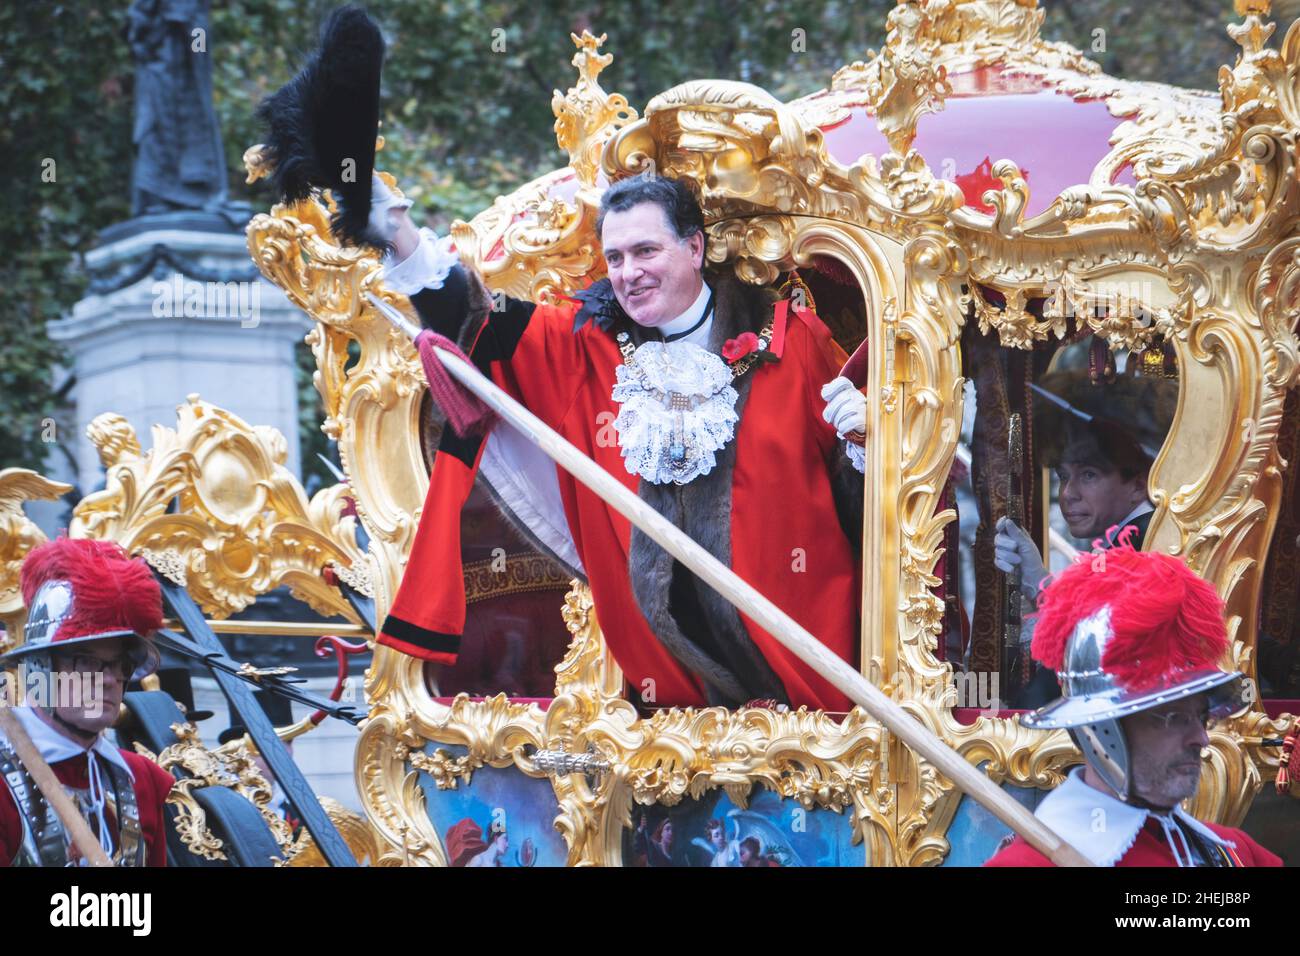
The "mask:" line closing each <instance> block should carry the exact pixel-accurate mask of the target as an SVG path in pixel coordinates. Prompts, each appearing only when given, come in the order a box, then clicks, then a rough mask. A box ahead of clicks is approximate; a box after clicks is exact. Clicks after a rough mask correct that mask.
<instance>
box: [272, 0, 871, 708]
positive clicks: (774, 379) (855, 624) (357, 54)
mask: <svg viewBox="0 0 1300 956" xmlns="http://www.w3.org/2000/svg"><path fill="white" fill-rule="evenodd" d="M382 57H383V41H382V38H381V37H380V35H379V32H378V30H377V28H376V27H375V25H374V23H373V22H372V21H371V20H369V18H368V17H366V15H365V14H364V13H362V12H361V11H359V10H357V9H355V8H343V9H342V10H340V11H338V12H337V13H336V14H335V15H334V16H333V17H332V18H331V19H330V21H329V22H328V23H327V24H326V26H325V29H324V32H323V35H322V46H321V50H320V52H319V54H318V55H317V57H316V58H315V59H314V60H313V61H312V62H311V63H309V64H308V65H307V67H306V68H305V69H304V70H303V71H302V72H301V73H300V74H299V76H298V77H297V78H296V79H295V80H294V81H292V82H291V83H290V84H288V85H287V86H286V87H284V88H283V89H282V90H280V91H279V92H278V93H277V94H275V95H274V96H273V97H272V98H271V99H270V100H269V101H268V102H267V103H266V104H265V105H264V107H263V111H262V115H263V118H264V119H265V120H266V121H267V122H268V124H269V127H270V138H269V145H270V147H271V150H272V152H273V154H274V158H275V161H276V164H277V167H276V185H277V187H278V188H279V190H280V191H281V193H282V195H284V196H285V197H286V198H288V199H291V200H297V199H303V198H306V197H307V196H308V195H310V192H311V190H312V189H313V188H318V187H322V186H327V187H329V188H330V189H331V191H332V193H333V195H334V197H335V198H336V200H337V201H338V203H339V206H340V210H339V213H338V214H337V215H336V217H335V221H334V232H335V235H336V236H338V237H340V238H341V239H342V240H343V241H345V242H348V243H349V244H355V245H368V246H370V247H372V248H375V249H382V250H383V251H384V252H385V258H384V264H385V271H384V282H385V285H386V286H387V288H388V289H389V290H391V291H394V292H398V293H401V294H404V295H408V296H409V297H410V300H411V303H412V304H413V305H414V307H415V309H416V311H417V312H418V314H419V316H420V321H421V324H422V325H423V326H424V328H425V329H427V330H430V331H431V332H433V333H436V334H437V335H438V336H442V337H445V340H448V342H449V343H455V344H456V345H458V346H460V347H462V348H464V350H465V351H466V352H467V353H468V354H469V357H470V359H471V360H472V361H473V362H474V363H475V364H476V365H477V366H478V367H479V369H480V370H482V371H483V372H484V373H485V374H488V375H489V376H490V377H491V378H492V379H493V380H494V381H495V382H496V384H497V385H498V386H500V387H501V388H503V389H505V390H506V391H507V392H508V393H510V394H511V395H512V396H513V397H514V398H516V399H517V400H519V401H520V402H521V403H522V404H524V405H525V406H526V407H527V408H528V409H529V410H530V411H532V412H533V413H534V414H536V415H537V416H538V417H540V418H541V419H542V420H543V421H544V422H545V423H546V424H547V425H549V426H550V427H551V428H553V429H555V430H556V431H558V432H559V433H560V434H561V435H562V436H563V437H564V438H566V439H567V440H568V441H570V442H571V443H573V444H574V445H575V446H576V447H577V448H578V449H579V450H581V451H582V452H583V453H584V454H586V455H587V456H588V457H589V458H591V459H593V460H594V461H595V462H597V463H598V464H599V465H600V466H602V467H603V468H605V469H606V470H607V471H608V472H609V473H611V474H613V475H615V476H616V477H618V478H619V479H620V480H622V481H623V483H624V484H625V485H626V486H627V487H628V488H629V489H631V490H633V491H635V492H636V493H637V494H638V495H639V496H640V498H641V499H642V500H643V501H645V502H647V503H648V504H649V505H651V506H652V507H653V508H655V509H656V510H657V511H658V512H659V513H660V514H662V515H664V516H665V517H666V518H668V519H669V520H670V521H672V522H673V523H674V524H675V525H677V526H678V527H679V528H681V529H682V530H684V531H685V532H686V533H687V534H688V535H690V536H691V537H692V538H693V539H695V541H696V542H698V543H699V544H700V545H702V546H703V547H704V548H705V549H707V550H708V551H709V552H710V553H712V554H713V555H714V556H715V557H716V558H718V559H719V560H720V561H722V562H723V563H724V564H726V565H727V566H729V567H731V568H732V569H733V570H734V571H735V572H736V573H737V574H739V575H740V577H742V578H743V579H745V580H746V581H748V582H749V583H751V584H752V585H754V586H755V587H756V588H758V590H760V591H761V592H762V593H764V594H765V595H766V596H768V597H769V598H770V599H771V600H772V601H773V602H774V603H776V604H777V605H778V606H779V607H781V608H782V609H783V610H784V611H786V612H787V613H789V614H790V615H791V616H792V617H794V618H795V619H796V620H797V621H798V622H799V623H800V624H801V625H803V626H804V627H805V628H806V629H807V630H808V631H810V632H811V633H812V634H814V635H816V636H817V637H818V638H819V639H820V640H821V641H822V642H823V643H824V644H825V645H826V646H827V647H829V648H830V649H831V650H832V651H834V652H835V653H836V654H838V655H839V656H841V657H842V658H844V659H846V660H848V661H849V662H850V663H854V662H855V658H856V653H857V651H856V649H857V646H858V640H859V630H860V600H861V598H860V595H861V584H860V554H859V552H860V539H861V529H862V504H863V479H862V471H863V470H864V469H865V452H864V443H865V438H864V435H863V431H864V429H865V426H866V399H865V397H864V396H863V394H862V393H861V392H860V391H859V390H858V389H857V388H856V387H855V386H854V385H853V384H852V382H850V381H849V380H848V379H847V378H844V377H842V376H841V374H840V371H841V368H842V366H843V364H844V361H845V358H846V356H845V354H844V352H843V351H842V350H841V349H840V348H839V347H838V346H837V345H836V343H835V341H834V340H833V338H832V337H831V335H830V332H829V331H828V329H827V328H826V327H825V325H823V324H822V322H821V321H820V320H819V319H818V318H817V317H816V316H815V315H814V314H813V313H812V312H810V311H808V310H806V309H803V308H800V307H796V306H795V305H794V304H793V303H792V302H790V301H789V300H784V299H780V298H779V297H776V296H774V295H773V294H772V293H770V292H768V291H767V290H763V289H758V288H755V287H752V286H747V285H745V284H743V283H741V282H740V281H739V280H738V279H737V278H736V277H735V276H734V274H731V273H729V272H728V271H725V270H724V271H719V272H706V271H705V270H704V268H703V265H704V251H705V242H706V240H705V234H704V225H705V223H704V217H703V214H702V212H701V210H700V207H699V205H698V203H697V202H696V199H695V197H694V195H693V194H692V193H691V191H690V189H689V188H688V187H687V186H686V185H685V184H683V183H681V182H677V181H674V180H671V179H667V178H662V177H656V176H654V175H646V176H639V177H636V178H633V179H629V180H624V181H621V182H618V183H615V184H613V185H612V186H610V187H609V188H608V189H607V190H606V192H605V194H604V196H603V197H602V201H601V207H600V214H599V218H598V220H597V232H598V237H597V238H598V240H599V242H600V244H601V249H602V251H603V253H604V257H605V262H606V265H607V267H608V270H607V277H606V278H604V279H601V280H600V281H597V282H595V283H594V284H592V285H591V286H589V287H588V288H586V289H584V290H581V291H579V292H576V293H575V294H574V296H573V298H572V299H570V300H565V301H562V302H561V303H560V304H558V305H538V304H534V303H532V302H524V301H519V300H515V299H509V298H504V297H502V296H497V297H495V298H494V296H493V295H492V294H491V293H489V292H488V290H487V289H486V287H485V286H484V284H483V282H482V280H481V278H480V277H479V276H478V275H477V274H476V272H475V271H474V270H473V269H471V268H469V267H467V266H465V265H464V264H462V263H461V261H460V258H459V257H458V256H457V254H456V253H455V252H454V251H453V250H452V248H451V246H450V243H449V241H448V240H447V239H442V240H439V239H438V238H437V237H436V235H434V234H433V233H432V231H430V230H428V229H424V230H417V229H416V227H415V225H414V223H413V222H412V221H411V219H410V216H409V214H408V212H407V209H408V207H409V206H410V205H411V204H410V202H409V201H407V200H405V199H403V198H401V197H399V196H397V195H395V194H394V193H393V192H392V191H390V190H389V188H388V187H387V186H386V184H385V183H384V182H383V181H382V180H381V179H380V178H379V177H378V176H376V175H372V171H371V170H372V166H373V159H374V139H375V131H376V127H377V122H378V98H379V74H380V66H381V63H382ZM318 114H319V115H318ZM349 158H351V159H354V160H356V177H355V180H356V181H355V182H349V181H346V180H343V179H341V178H340V175H339V173H338V172H337V171H338V170H339V169H340V168H346V163H344V162H343V161H344V160H346V159H349ZM439 341H442V340H441V339H440V340H439ZM435 394H437V393H435ZM457 400H458V399H457V398H456V397H455V396H454V395H453V396H450V397H449V396H447V395H445V394H443V404H444V405H445V404H447V403H448V402H450V403H454V402H456V401H457ZM443 410H444V411H448V412H450V411H451V410H450V409H449V408H446V407H444V409H443ZM453 424H454V418H453ZM479 474H481V475H482V476H483V477H484V478H485V479H486V480H487V481H488V483H489V484H490V486H491V488H492V490H493V492H494V497H495V498H496V499H497V501H498V503H499V504H500V505H501V506H502V508H503V511H505V512H506V514H507V515H508V517H510V518H511V519H512V520H513V521H514V523H515V524H516V525H517V526H519V527H520V530H522V531H523V532H524V533H525V534H526V536H527V537H528V538H529V539H530V540H532V541H533V542H534V543H536V544H537V545H538V546H539V547H540V548H541V549H543V550H544V551H545V552H547V553H549V554H551V555H552V556H554V557H555V558H557V559H558V560H559V561H560V562H561V563H562V564H564V565H566V566H567V567H568V568H570V569H571V570H572V571H574V572H575V574H577V575H580V576H582V577H585V578H586V579H587V581H588V582H589V583H590V586H591V589H592V594H593V597H594V600H595V607H596V610H597V614H598V615H599V623H600V626H601V628H602V630H603V633H604V636H605V640H606V642H607V644H608V646H609V648H610V650H611V652H612V653H613V655H614V658H615V660H616V661H617V663H618V664H619V666H620V667H621V669H622V671H623V673H624V676H625V678H626V679H627V681H628V682H629V684H630V685H631V687H632V689H633V691H634V693H635V695H636V696H637V697H639V699H640V701H641V702H643V703H645V704H651V705H657V706H688V705H703V704H723V705H729V706H740V705H743V704H745V703H747V702H752V701H764V702H772V703H774V704H778V705H779V704H784V705H789V706H792V707H798V706H801V705H806V706H809V707H811V708H818V709H824V710H829V711H845V710H847V709H848V708H849V701H848V699H847V698H846V696H845V695H844V694H843V693H841V692H840V691H839V690H837V689H836V688H834V687H833V686H831V684H830V683H829V682H827V681H826V680H824V679H823V678H821V677H820V676H818V675H817V674H815V673H814V672H813V671H812V670H811V669H810V668H808V667H807V666H806V665H804V664H803V663H802V662H801V661H800V660H799V659H798V658H797V657H796V656H795V655H794V654H792V653H790V652H789V651H788V650H786V649H785V648H784V647H783V646H781V645H780V644H779V643H777V642H776V641H775V639H774V638H772V637H771V636H770V635H769V634H767V633H766V632H765V631H764V630H763V629H762V628H760V627H759V626H758V625H757V624H755V623H754V622H753V621H750V620H749V619H747V618H746V617H744V616H743V615H741V614H740V613H739V612H738V611H737V610H736V609H735V608H733V607H732V606H731V605H730V604H729V603H728V602H727V601H726V600H724V599H723V598H722V597H721V596H720V595H719V594H717V593H716V592H714V591H712V590H711V589H710V588H708V587H706V586H705V585H703V584H702V583H701V582H699V581H697V580H696V579H695V578H694V577H693V575H691V574H690V572H688V571H687V570H686V569H685V568H684V567H683V566H682V565H681V564H680V563H678V562H677V561H675V560H674V559H673V558H672V557H671V556H670V555H669V554H668V553H667V552H665V551H664V550H663V549H661V548H660V547H659V546H658V545H657V544H655V543H654V542H653V541H652V540H651V539H650V538H649V537H648V536H646V535H645V534H643V533H642V532H641V531H639V530H638V529H636V528H634V527H632V526H631V525H630V524H629V522H628V521H627V520H626V519H624V518H623V517H622V516H620V515H619V514H618V513H617V512H615V511H614V510H612V509H611V508H610V507H609V506H608V505H606V504H605V503H604V502H603V501H602V500H601V499H600V498H598V497H597V496H596V495H595V494H594V493H592V492H590V491H589V490H587V488H586V487H585V486H584V485H582V484H581V483H579V482H578V481H577V480H576V479H574V478H573V477H572V476H570V475H569V474H567V473H566V472H562V471H559V470H558V469H557V468H556V467H555V465H554V464H552V463H551V462H550V461H549V459H546V458H544V457H542V456H541V455H540V453H539V452H537V451H536V450H535V449H534V448H533V447H532V446H531V445H528V444H527V443H526V442H525V441H524V440H523V439H521V438H520V437H519V436H518V435H516V434H515V433H513V432H512V431H511V430H510V429H508V428H505V427H497V428H489V429H487V430H486V433H484V432H483V431H475V430H473V429H468V430H465V431H463V432H458V431H457V430H456V429H455V428H454V427H449V428H446V429H444V431H443V435H442V438H441V440H440V443H439V446H438V449H437V454H436V457H435V459H434V463H433V469H432V474H431V476H430V485H429V491H428V495H427V498H426V502H425V507H424V510H423V512H422V516H421V523H420V527H419V530H418V532H417V535H416V538H415V542H414V544H413V547H412V551H411V554H410V557H409V559H408V562H407V570H406V574H405V576H404V579H403V581H402V585H401V587H400V589H399V591H398V593H397V595H396V597H395V599H394V601H393V604H392V607H391V608H390V611H389V615H388V618H387V620H386V621H385V622H384V625H383V628H382V634H381V636H380V643H382V644H385V645H387V646H390V647H394V648H397V649H399V650H402V651H404V652H406V653H409V654H412V655H415V656H417V657H420V658H423V659H425V660H430V661H435V662H440V663H451V662H453V661H454V660H455V658H456V654H457V651H458V646H459V641H460V635H461V634H462V632H463V629H464V623H465V613H466V611H465V595H464V590H463V578H462V570H461V554H460V536H459V532H460V521H459V512H460V509H461V508H462V506H463V505H464V502H465V500H466V498H467V496H468V495H469V492H470V490H471V487H472V485H473V483H474V481H475V478H476V476H477V475H479ZM813 593H815V594H816V595H817V597H816V600H809V599H808V598H809V595H811V594H813Z"/></svg>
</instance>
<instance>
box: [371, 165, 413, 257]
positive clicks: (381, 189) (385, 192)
mask: <svg viewBox="0 0 1300 956" xmlns="http://www.w3.org/2000/svg"><path fill="white" fill-rule="evenodd" d="M411 205H412V203H411V200H409V199H401V198H399V197H398V196H397V194H396V193H394V192H393V191H392V190H391V189H389V188H388V185H387V184H386V183H385V182H384V181H383V180H382V179H380V178H379V174H378V173H371V179H370V222H369V229H368V233H369V237H370V238H372V239H380V240H383V242H384V243H391V242H392V241H393V237H394V236H395V235H397V227H398V225H399V224H400V221H401V212H402V210H404V209H410V208H411Z"/></svg>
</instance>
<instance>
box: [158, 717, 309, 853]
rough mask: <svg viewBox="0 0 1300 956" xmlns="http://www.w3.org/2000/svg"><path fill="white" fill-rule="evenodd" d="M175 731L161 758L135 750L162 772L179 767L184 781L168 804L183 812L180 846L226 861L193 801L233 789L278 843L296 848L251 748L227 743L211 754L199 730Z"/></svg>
mask: <svg viewBox="0 0 1300 956" xmlns="http://www.w3.org/2000/svg"><path fill="white" fill-rule="evenodd" d="M172 730H173V731H174V732H175V733H176V736H177V737H178V738H179V741H178V742H177V743H174V744H172V745H171V746H169V747H166V748H164V749H163V751H162V752H161V753H159V754H157V755H154V754H153V753H151V752H150V751H149V750H147V749H146V748H145V747H144V746H143V745H142V744H139V743H137V744H136V745H135V748H136V750H137V751H139V752H140V753H141V754H143V755H144V756H146V757H148V758H149V759H150V760H152V761H153V762H154V763H156V764H158V766H160V767H162V769H164V770H169V771H170V770H173V769H174V768H177V767H179V768H180V769H182V770H184V771H185V776H183V777H181V778H179V779H178V780H177V781H176V784H175V786H173V787H172V792H171V794H170V796H168V798H167V802H168V803H170V804H172V805H173V806H174V807H176V808H177V810H178V811H179V813H178V816H177V819H176V831H177V833H178V834H179V835H180V838H181V841H182V842H183V843H184V844H185V846H187V847H188V848H189V849H190V851H191V852H192V853H196V854H198V855H199V856H202V857H203V858H204V859H208V860H225V859H226V854H225V850H224V849H223V848H224V843H223V842H222V841H221V839H220V838H219V837H217V836H216V835H215V834H213V833H212V831H211V830H210V829H209V828H208V826H207V814H206V812H205V811H204V810H203V807H202V806H201V805H200V804H199V802H198V801H197V800H196V799H195V797H194V792H195V791H196V790H200V789H202V788H204V787H229V788H230V789H232V790H234V791H235V792H236V793H238V794H239V795H240V796H242V797H245V798H246V799H247V800H249V801H250V802H251V803H252V804H253V806H254V807H256V808H257V810H258V812H259V813H261V815H262V819H263V820H265V821H266V825H267V827H268V828H270V830H271V834H272V836H274V837H275V842H276V843H278V844H279V845H280V848H281V849H282V850H285V851H288V850H289V849H290V848H291V847H292V845H293V842H294V841H293V833H292V832H291V831H290V829H289V824H288V823H286V822H285V820H284V818H283V817H281V816H280V815H279V814H278V813H276V812H275V810H274V809H273V808H272V807H271V797H272V794H271V784H270V783H269V782H268V781H267V779H266V778H265V777H264V776H263V775H262V772H261V770H260V769H259V768H258V766H257V764H256V763H255V762H254V760H253V754H252V752H251V751H249V750H248V748H247V747H245V746H242V745H239V744H234V743H232V744H228V745H226V746H224V747H221V748H219V749H217V750H209V749H208V748H207V747H205V746H204V744H203V741H202V740H200V739H199V733H198V728H196V727H195V726H194V725H193V724H189V723H186V724H173V725H172Z"/></svg>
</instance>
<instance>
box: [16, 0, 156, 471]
mask: <svg viewBox="0 0 1300 956" xmlns="http://www.w3.org/2000/svg"><path fill="white" fill-rule="evenodd" d="M125 22H126V4H124V3H123V4H120V5H119V7H118V8H117V9H114V8H113V7H111V6H107V7H106V6H105V5H103V4H96V3H94V2H90V0H86V2H79V3H24V4H17V3H12V4H0V75H3V76H4V77H5V81H4V82H3V83H0V117H3V120H2V121H0V176H3V181H4V182H5V183H6V184H7V185H6V188H5V189H3V190H0V248H3V249H4V251H5V255H4V256H3V257H0V288H3V289H4V295H3V296H0V329H2V330H3V333H4V357H3V359H0V467H9V466H23V467H27V468H35V469H38V470H41V469H43V468H44V467H45V460H46V457H47V455H48V454H49V452H50V451H51V443H50V440H51V439H53V440H54V441H55V442H57V443H58V445H57V448H56V450H57V449H60V448H61V449H62V450H63V451H65V452H66V451H67V450H68V448H67V446H65V445H63V443H64V442H65V441H69V440H70V439H71V436H65V435H62V434H57V433H55V434H52V433H51V429H50V428H49V427H48V424H47V423H48V421H49V420H50V419H51V416H52V415H53V414H54V412H55V410H56V406H57V404H58V402H57V399H56V398H55V396H54V395H53V392H52V389H53V387H54V375H55V371H56V369H57V366H58V365H59V362H60V350H59V349H57V348H56V347H55V346H54V345H53V344H51V342H50V340H49V339H48V338H47V337H46V334H45V323H46V322H47V321H49V320H51V319H57V318H58V317H59V316H60V315H61V314H63V313H64V312H65V311H66V310H68V309H69V308H71V307H72V304H73V303H74V302H76V301H77V300H78V299H79V298H81V295H82V292H83V290H84V289H85V285H86V278H85V276H84V274H83V272H82V271H81V270H80V269H78V268H77V265H78V256H79V253H80V252H81V251H82V250H84V249H87V248H88V247H89V246H90V244H91V242H92V241H93V239H94V236H95V234H96V232H97V231H98V230H99V229H101V228H103V227H104V226H107V225H108V224H110V223H112V222H115V221H117V220H119V219H123V218H125V217H126V216H127V215H128V214H129V212H130V197H129V185H130V171H131V97H130V85H131V69H132V67H131V62H130V56H129V54H128V53H127V50H126V45H125V43H124V42H123V41H122V38H121V32H122V29H123V28H124V26H125Z"/></svg>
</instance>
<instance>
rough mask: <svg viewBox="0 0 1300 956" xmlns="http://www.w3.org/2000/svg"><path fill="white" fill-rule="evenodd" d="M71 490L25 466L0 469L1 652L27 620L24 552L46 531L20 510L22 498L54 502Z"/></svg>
mask: <svg viewBox="0 0 1300 956" xmlns="http://www.w3.org/2000/svg"><path fill="white" fill-rule="evenodd" d="M71 490H72V486H71V485H68V484H64V483H63V482H61V481H51V480H50V479H48V478H45V477H43V476H42V475H39V474H37V473H36V472H34V471H31V470H30V469H27V468H5V469H3V470H0V624H3V625H4V634H3V636H0V653H4V652H5V651H6V650H7V649H9V647H10V646H11V645H13V644H16V643H17V638H18V636H19V635H20V634H21V633H22V622H23V621H25V620H26V619H27V610H26V608H25V607H24V605H23V596H22V592H21V591H20V589H19V584H18V578H19V572H20V571H21V570H22V565H23V559H24V558H25V557H27V552H29V551H31V550H32V548H35V547H36V546H38V545H41V544H44V543H45V533H44V532H43V531H41V529H40V528H38V527H37V526H36V524H35V523H34V522H33V521H32V520H31V519H30V518H28V517H27V515H26V514H24V513H23V502H25V501H57V500H58V499H59V497H60V496H62V495H65V494H67V493H68V492H69V491H71Z"/></svg>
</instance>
